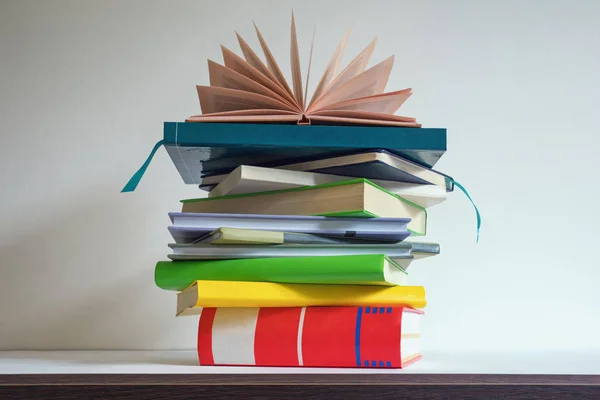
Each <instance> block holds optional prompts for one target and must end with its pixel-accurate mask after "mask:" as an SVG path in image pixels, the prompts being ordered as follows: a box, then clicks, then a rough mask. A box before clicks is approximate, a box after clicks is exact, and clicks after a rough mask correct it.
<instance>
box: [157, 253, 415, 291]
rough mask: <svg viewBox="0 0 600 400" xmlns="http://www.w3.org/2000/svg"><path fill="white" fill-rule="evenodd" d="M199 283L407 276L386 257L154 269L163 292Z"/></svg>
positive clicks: (371, 280) (365, 281)
mask: <svg viewBox="0 0 600 400" xmlns="http://www.w3.org/2000/svg"><path fill="white" fill-rule="evenodd" d="M410 257H411V256H408V258H410ZM196 280H214V281H249V282H275V283H308V284H339V285H382V286H395V285H406V284H407V273H406V271H405V270H404V268H402V267H401V266H400V265H399V264H398V263H396V262H394V261H392V260H391V259H390V258H388V257H387V256H385V255H383V254H374V255H372V254H368V255H352V256H319V257H291V258H289V257H281V258H276V257H273V258H253V259H234V260H203V261H159V262H158V263H157V264H156V268H155V269H154V281H155V283H156V285H157V286H158V287H159V288H161V289H165V290H177V291H182V290H184V289H185V288H186V287H188V286H189V285H190V284H192V283H193V282H194V281H196Z"/></svg>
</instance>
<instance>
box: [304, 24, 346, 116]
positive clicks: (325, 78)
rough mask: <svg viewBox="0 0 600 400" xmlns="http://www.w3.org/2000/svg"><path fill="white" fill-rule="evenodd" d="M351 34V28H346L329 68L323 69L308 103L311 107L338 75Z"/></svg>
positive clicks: (328, 65)
mask: <svg viewBox="0 0 600 400" xmlns="http://www.w3.org/2000/svg"><path fill="white" fill-rule="evenodd" d="M349 35H350V29H348V30H346V33H345V34H344V37H342V40H340V43H339V44H338V46H337V48H336V49H335V51H334V53H333V55H332V56H331V59H330V60H329V64H327V68H325V71H323V75H321V79H320V80H319V83H318V84H317V87H316V89H315V91H314V93H313V95H312V98H311V99H310V102H309V103H308V108H309V109H310V108H311V107H312V105H313V103H314V102H315V101H316V100H317V99H318V98H319V97H321V93H322V92H323V90H324V89H325V87H326V86H327V85H328V84H329V82H331V81H332V80H333V79H334V78H335V76H336V75H337V71H338V68H339V65H340V63H341V61H342V55H343V54H344V50H345V49H346V42H347V41H348V36H349Z"/></svg>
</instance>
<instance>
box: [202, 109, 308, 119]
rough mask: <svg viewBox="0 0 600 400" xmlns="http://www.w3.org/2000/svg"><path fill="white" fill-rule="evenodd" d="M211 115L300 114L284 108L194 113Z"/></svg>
mask: <svg viewBox="0 0 600 400" xmlns="http://www.w3.org/2000/svg"><path fill="white" fill-rule="evenodd" d="M204 115H206V116H210V117H235V116H236V115H294V116H297V117H298V116H299V114H298V112H295V111H284V110H271V109H267V108H264V109H256V108H255V109H248V110H233V111H221V112H215V113H210V114H200V115H194V117H201V116H204Z"/></svg>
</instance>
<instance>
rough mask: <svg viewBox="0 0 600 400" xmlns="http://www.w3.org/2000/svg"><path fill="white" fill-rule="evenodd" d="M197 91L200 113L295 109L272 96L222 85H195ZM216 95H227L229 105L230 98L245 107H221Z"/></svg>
mask: <svg viewBox="0 0 600 400" xmlns="http://www.w3.org/2000/svg"><path fill="white" fill-rule="evenodd" d="M196 89H197V91H198V98H199V100H200V108H201V109H202V114H211V113H215V112H222V111H236V110H253V109H274V110H284V111H296V110H294V109H293V108H292V107H290V106H289V105H288V104H285V103H282V102H280V101H278V100H275V99H273V98H272V97H268V96H263V95H261V94H257V93H252V92H245V91H243V90H235V89H227V88H222V87H214V86H201V85H198V86H196ZM218 96H228V97H229V101H228V103H229V105H231V99H236V100H237V101H238V104H240V105H244V107H245V108H241V107H238V108H236V109H233V110H227V109H222V108H221V107H220V104H219V101H218V100H219V98H218Z"/></svg>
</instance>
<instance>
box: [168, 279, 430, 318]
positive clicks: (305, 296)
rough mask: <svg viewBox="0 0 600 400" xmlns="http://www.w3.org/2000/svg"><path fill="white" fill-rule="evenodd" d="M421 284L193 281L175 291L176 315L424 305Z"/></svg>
mask: <svg viewBox="0 0 600 400" xmlns="http://www.w3.org/2000/svg"><path fill="white" fill-rule="evenodd" d="M426 304H427V302H426V300H425V288H424V287H423V286H367V285H308V284H297V283H271V282H239V281H195V282H194V283H192V284H191V285H190V286H189V287H187V288H186V289H185V290H183V291H182V292H180V293H178V294H177V316H186V315H196V314H199V313H200V310H201V308H203V307H310V306H382V305H404V306H408V307H413V308H424V307H425V305H426Z"/></svg>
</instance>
